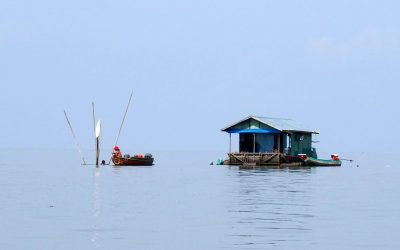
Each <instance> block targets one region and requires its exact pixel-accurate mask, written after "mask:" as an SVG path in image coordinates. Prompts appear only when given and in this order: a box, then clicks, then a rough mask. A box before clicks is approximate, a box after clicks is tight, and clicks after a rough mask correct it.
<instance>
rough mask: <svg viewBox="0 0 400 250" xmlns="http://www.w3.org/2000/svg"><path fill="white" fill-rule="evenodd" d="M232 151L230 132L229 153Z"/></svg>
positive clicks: (230, 135)
mask: <svg viewBox="0 0 400 250" xmlns="http://www.w3.org/2000/svg"><path fill="white" fill-rule="evenodd" d="M230 153H232V134H231V133H229V154H230Z"/></svg>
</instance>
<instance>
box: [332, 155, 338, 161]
mask: <svg viewBox="0 0 400 250" xmlns="http://www.w3.org/2000/svg"><path fill="white" fill-rule="evenodd" d="M331 158H332V160H334V161H338V160H339V155H338V154H333V155H331Z"/></svg>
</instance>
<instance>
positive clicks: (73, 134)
mask: <svg viewBox="0 0 400 250" xmlns="http://www.w3.org/2000/svg"><path fill="white" fill-rule="evenodd" d="M64 115H65V118H66V119H67V122H68V125H69V128H70V129H71V133H72V137H73V139H74V142H75V145H76V148H77V149H78V152H79V154H80V156H81V159H82V162H83V164H82V165H86V161H85V158H84V157H83V154H82V151H81V148H80V146H79V143H78V140H77V139H76V136H75V132H74V130H73V129H72V126H71V123H70V122H69V119H68V116H67V112H65V110H64Z"/></svg>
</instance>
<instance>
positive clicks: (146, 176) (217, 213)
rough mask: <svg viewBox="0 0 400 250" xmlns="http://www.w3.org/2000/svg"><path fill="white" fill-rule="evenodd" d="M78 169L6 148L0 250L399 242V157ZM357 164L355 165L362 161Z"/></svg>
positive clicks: (211, 156)
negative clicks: (306, 164) (287, 165)
mask: <svg viewBox="0 0 400 250" xmlns="http://www.w3.org/2000/svg"><path fill="white" fill-rule="evenodd" d="M154 155H155V158H156V162H155V163H156V165H154V166H152V167H113V166H102V167H100V168H99V169H96V168H95V167H94V166H81V165H80V164H79V157H78V156H77V153H76V152H75V151H62V150H54V151H51V150H50V151H49V150H41V151H39V150H1V151H0V159H1V160H0V194H1V195H0V205H1V206H0V225H1V226H0V249H157V250H158V249H160V250H161V249H162V250H165V249H185V250H186V249H400V237H399V236H398V235H399V232H400V201H399V197H400V181H399V180H400V166H399V164H398V162H397V160H396V159H398V158H399V157H398V156H395V155H369V154H353V155H350V156H349V157H353V158H355V159H356V162H355V163H353V164H350V163H344V165H343V166H342V167H340V168H312V169H292V170H291V169H282V170H276V169H255V170H241V169H239V168H237V167H226V166H215V165H214V166H210V165H209V163H210V162H211V161H212V160H216V159H217V158H220V157H222V156H223V155H224V154H223V153H222V152H155V153H154ZM357 165H359V167H357Z"/></svg>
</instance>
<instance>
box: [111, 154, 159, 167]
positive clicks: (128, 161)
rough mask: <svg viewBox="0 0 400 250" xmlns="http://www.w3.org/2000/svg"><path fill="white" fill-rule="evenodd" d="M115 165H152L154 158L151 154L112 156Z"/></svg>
mask: <svg viewBox="0 0 400 250" xmlns="http://www.w3.org/2000/svg"><path fill="white" fill-rule="evenodd" d="M112 161H113V163H114V165H115V166H152V165H153V161H154V158H153V157H152V156H145V157H137V156H134V157H129V158H126V157H116V156H114V157H113V158H112Z"/></svg>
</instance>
